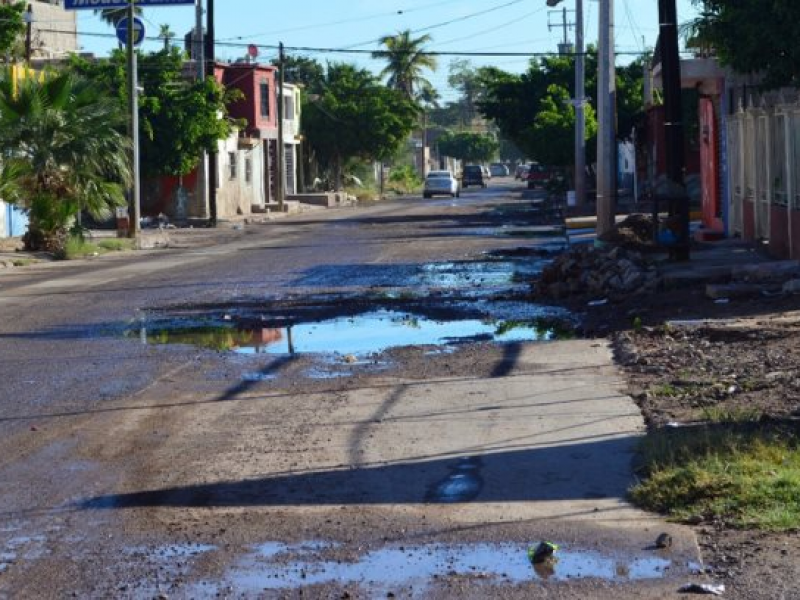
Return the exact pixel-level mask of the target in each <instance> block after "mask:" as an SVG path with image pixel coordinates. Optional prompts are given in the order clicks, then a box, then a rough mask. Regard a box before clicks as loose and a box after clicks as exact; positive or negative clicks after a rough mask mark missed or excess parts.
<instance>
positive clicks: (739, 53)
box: [694, 0, 800, 88]
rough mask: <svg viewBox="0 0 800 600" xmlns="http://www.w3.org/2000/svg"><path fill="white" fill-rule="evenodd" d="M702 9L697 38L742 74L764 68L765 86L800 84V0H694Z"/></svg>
mask: <svg viewBox="0 0 800 600" xmlns="http://www.w3.org/2000/svg"><path fill="white" fill-rule="evenodd" d="M694 3H695V4H696V5H699V6H700V8H701V11H700V17H699V18H698V19H697V21H696V22H695V27H694V37H695V39H696V41H699V42H701V43H702V45H704V46H705V45H710V46H711V47H712V48H713V49H714V50H715V51H716V54H717V56H718V57H719V59H720V60H721V61H722V62H723V63H724V64H726V65H728V66H730V67H732V68H733V69H734V70H735V71H738V72H740V73H762V74H763V75H764V82H763V83H764V86H765V87H768V88H777V87H782V86H798V85H800V47H798V46H797V45H795V44H794V43H792V40H796V39H797V38H798V36H800V2H798V1H797V0H694Z"/></svg>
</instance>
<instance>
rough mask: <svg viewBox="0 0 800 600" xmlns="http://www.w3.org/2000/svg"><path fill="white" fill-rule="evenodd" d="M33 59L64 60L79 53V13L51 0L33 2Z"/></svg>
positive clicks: (35, 0) (34, 0)
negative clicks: (67, 56)
mask: <svg viewBox="0 0 800 600" xmlns="http://www.w3.org/2000/svg"><path fill="white" fill-rule="evenodd" d="M30 4H31V5H32V6H33V27H32V28H31V29H32V37H31V41H32V43H31V46H32V54H33V58H63V57H64V56H66V55H67V54H69V53H73V52H78V33H77V32H78V26H77V14H76V13H77V11H74V10H64V8H63V7H62V6H59V5H57V4H55V3H54V2H51V1H50V0H33V1H31V2H30Z"/></svg>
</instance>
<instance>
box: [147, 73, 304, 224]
mask: <svg viewBox="0 0 800 600" xmlns="http://www.w3.org/2000/svg"><path fill="white" fill-rule="evenodd" d="M215 77H216V79H217V81H218V82H219V83H220V84H222V85H224V86H225V87H227V88H229V89H236V90H239V91H240V92H241V98H240V99H239V100H237V101H236V102H234V103H233V104H231V105H230V106H229V107H228V111H229V114H230V116H231V117H232V118H234V119H238V120H242V121H244V122H245V126H244V128H243V129H241V130H237V131H234V132H233V134H232V135H231V136H230V137H229V138H228V139H226V140H221V141H220V142H219V143H218V148H217V154H216V160H215V161H214V163H213V165H212V164H211V163H209V164H208V165H207V169H212V168H213V169H214V171H213V177H208V178H203V179H201V177H203V175H202V173H198V172H197V171H196V172H194V173H191V174H190V175H188V176H185V177H182V178H180V179H179V178H176V177H163V178H160V179H159V180H158V181H156V182H150V184H149V185H148V186H147V188H146V189H147V191H146V193H145V196H146V198H144V199H143V213H144V214H151V215H156V214H158V213H164V214H166V215H168V216H169V217H171V218H173V219H177V220H179V221H180V220H183V219H207V218H208V217H209V214H210V210H209V206H208V199H207V198H204V197H203V196H204V195H205V194H203V192H202V189H203V187H202V186H200V185H198V184H200V183H202V182H204V183H205V185H206V186H207V185H209V183H210V182H212V181H213V182H214V184H215V192H216V207H217V217H218V218H220V219H225V218H231V217H235V216H240V215H249V214H253V213H264V212H267V211H269V210H273V209H276V208H277V207H278V185H279V183H278V176H279V173H280V169H279V158H278V144H279V141H278V105H277V103H278V94H277V85H276V69H275V67H273V66H271V65H261V64H254V63H247V62H241V63H232V64H224V63H219V64H217V65H216V67H215ZM283 101H284V105H283V110H284V120H283V129H284V131H283V139H284V146H283V148H284V152H283V156H284V165H285V166H284V169H285V179H284V182H285V186H286V189H285V195H290V194H294V193H296V192H297V190H298V188H299V185H298V176H297V172H298V169H297V165H298V160H299V150H298V149H299V143H300V139H301V138H300V90H299V88H297V87H296V86H292V85H289V84H287V85H285V86H284V91H283Z"/></svg>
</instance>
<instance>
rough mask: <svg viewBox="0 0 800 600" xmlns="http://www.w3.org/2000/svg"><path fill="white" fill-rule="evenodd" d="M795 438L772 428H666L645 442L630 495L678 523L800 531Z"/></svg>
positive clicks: (798, 460)
mask: <svg viewBox="0 0 800 600" xmlns="http://www.w3.org/2000/svg"><path fill="white" fill-rule="evenodd" d="M798 445H799V444H798V438H797V435H796V432H794V431H793V430H792V429H790V428H788V427H784V426H778V425H773V424H753V423H748V424H741V423H739V424H737V423H730V422H728V423H717V424H711V425H705V426H701V427H685V428H680V429H664V430H659V431H657V432H654V433H653V434H651V435H649V436H647V438H645V439H644V440H643V442H642V444H641V448H640V458H641V468H640V470H639V473H640V475H641V476H642V477H643V478H644V479H643V480H642V481H641V482H640V483H639V484H637V485H636V486H634V487H633V488H632V489H631V491H630V495H631V498H632V500H633V501H634V502H635V503H636V504H638V505H639V506H641V507H643V508H646V509H648V510H653V511H657V512H661V513H664V514H667V515H669V516H670V517H673V518H675V519H678V520H686V519H693V518H697V517H701V518H702V519H704V520H707V521H717V520H719V521H723V522H726V523H727V524H729V525H732V526H736V527H747V528H754V529H765V530H776V531H785V530H789V529H794V528H797V527H798V526H800V448H798Z"/></svg>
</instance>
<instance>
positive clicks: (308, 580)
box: [203, 543, 688, 597]
mask: <svg viewBox="0 0 800 600" xmlns="http://www.w3.org/2000/svg"><path fill="white" fill-rule="evenodd" d="M562 548H563V546H562ZM528 549H529V546H528V545H526V544H520V543H478V544H435V543H432V544H423V545H390V546H386V547H383V548H379V549H375V550H371V551H366V552H363V553H362V554H360V556H357V557H350V556H342V555H341V554H340V552H341V548H340V547H339V546H338V545H336V544H325V543H306V544H297V545H287V544H281V543H267V544H263V545H261V546H258V547H256V548H255V549H254V551H253V553H252V554H250V555H248V556H246V557H244V558H243V559H241V560H240V561H239V564H238V565H236V566H234V567H233V568H232V569H231V570H229V572H228V573H227V574H226V575H224V576H223V582H224V583H222V585H230V586H231V587H232V588H233V589H236V590H237V591H239V592H242V593H247V592H248V591H262V590H281V589H298V588H302V587H306V586H313V585H326V584H334V585H341V586H348V585H358V586H359V587H360V588H361V589H362V590H364V591H365V593H368V594H375V595H373V596H371V597H378V596H377V594H380V595H382V596H383V597H386V594H389V593H396V592H398V591H400V590H405V591H408V590H413V592H414V595H413V597H424V596H425V592H426V590H427V589H430V587H432V586H433V585H435V584H436V582H437V581H438V580H442V579H444V578H454V577H457V578H467V579H475V580H476V581H479V582H482V583H487V584H503V583H505V584H522V583H525V582H536V581H548V580H550V581H567V580H574V579H601V580H606V581H609V582H613V583H624V582H630V581H638V580H649V579H660V578H663V577H665V575H666V574H667V572H668V571H670V570H671V569H673V568H674V567H677V570H686V569H688V566H687V565H675V564H674V563H673V561H672V560H671V559H670V558H669V557H666V556H661V555H650V554H646V553H644V552H643V553H641V554H637V555H627V556H626V555H619V556H615V555H609V554H603V553H599V552H592V551H581V550H579V549H574V550H573V549H562V550H559V552H558V554H557V557H556V558H555V559H554V560H552V561H548V562H546V563H542V564H535V565H534V564H532V563H531V561H530V559H529V557H528ZM218 585H219V582H218ZM203 588H204V589H206V590H208V589H209V588H208V583H206V584H205V585H204V586H203Z"/></svg>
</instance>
